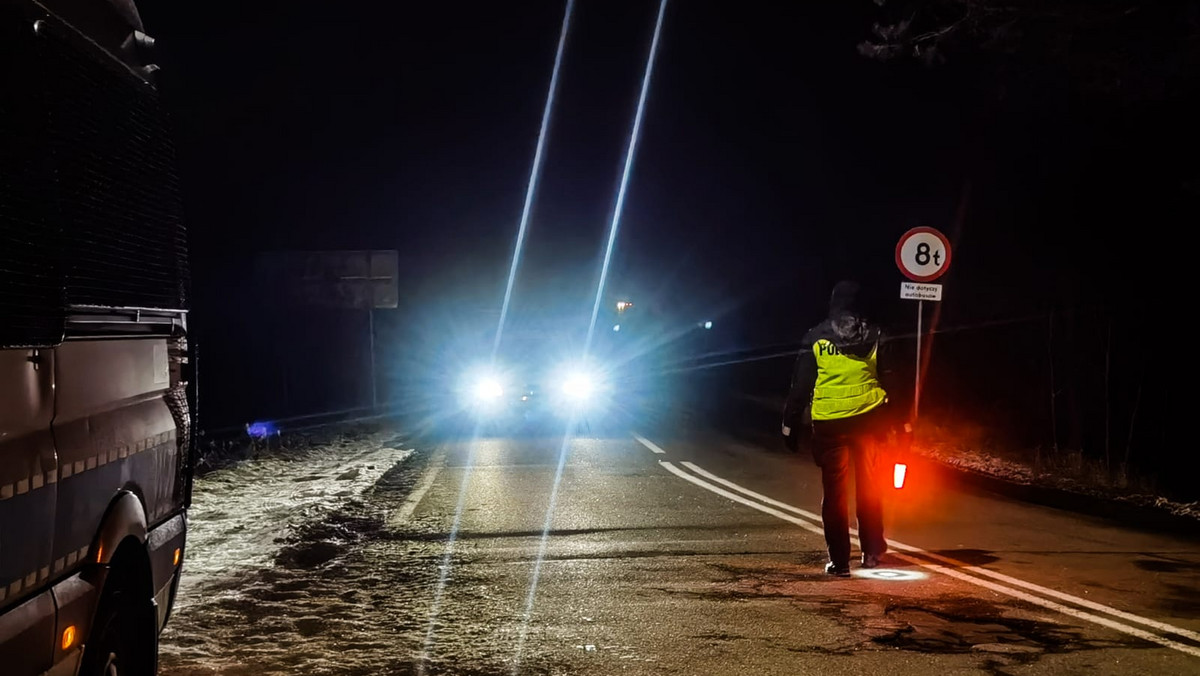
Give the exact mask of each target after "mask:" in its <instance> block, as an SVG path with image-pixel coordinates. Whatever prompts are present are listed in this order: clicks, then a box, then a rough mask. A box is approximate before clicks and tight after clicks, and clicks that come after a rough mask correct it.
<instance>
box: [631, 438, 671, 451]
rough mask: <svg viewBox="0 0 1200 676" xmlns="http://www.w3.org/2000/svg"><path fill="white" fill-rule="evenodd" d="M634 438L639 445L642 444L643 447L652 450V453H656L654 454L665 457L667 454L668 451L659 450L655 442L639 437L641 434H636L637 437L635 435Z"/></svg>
mask: <svg viewBox="0 0 1200 676" xmlns="http://www.w3.org/2000/svg"><path fill="white" fill-rule="evenodd" d="M633 438H634V439H637V440H638V443H640V444H641V445H643V446H645V447H646V448H648V449H650V450H651V451H652V452H654V453H658V454H659V455H665V454H666V451H664V450H663V449H661V448H659V446H658V445H657V444H655V443H654V442H653V441H650V440H649V439H647V438H646V437H643V436H641V435H639V434H635V435H633Z"/></svg>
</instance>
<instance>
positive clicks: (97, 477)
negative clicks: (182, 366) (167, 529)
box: [54, 338, 182, 569]
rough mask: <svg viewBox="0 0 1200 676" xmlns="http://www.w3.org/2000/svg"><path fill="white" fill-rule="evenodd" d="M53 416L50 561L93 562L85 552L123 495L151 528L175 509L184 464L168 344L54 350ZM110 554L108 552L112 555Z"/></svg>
mask: <svg viewBox="0 0 1200 676" xmlns="http://www.w3.org/2000/svg"><path fill="white" fill-rule="evenodd" d="M57 353H58V354H57V366H58V368H57V378H58V401H57V411H56V414H55V418H54V434H55V442H56V445H57V448H58V457H59V464H60V466H61V469H60V479H59V486H58V489H59V490H58V498H59V501H58V515H57V517H58V521H57V526H56V532H55V545H54V556H55V559H56V565H57V560H58V559H59V558H60V557H61V558H62V559H63V560H64V561H66V562H68V563H67V567H68V569H70V567H71V565H72V563H71V562H72V560H73V561H74V562H79V561H81V560H96V559H99V558H103V557H104V552H92V551H89V548H90V546H91V544H92V540H93V538H94V537H95V536H96V532H97V529H98V528H99V526H100V522H101V519H102V518H103V516H104V514H105V511H106V509H107V507H108V504H109V503H110V502H111V501H112V499H113V497H114V496H115V495H116V494H117V493H118V492H119V491H121V490H130V491H132V492H133V493H134V494H136V495H137V496H138V497H139V499H141V501H142V505H143V507H144V508H145V510H146V521H147V524H148V525H153V524H154V523H155V522H157V521H160V520H162V519H163V518H165V517H166V516H168V515H169V514H171V513H172V512H173V511H174V510H175V509H177V508H179V507H182V505H181V504H177V498H176V496H175V494H174V493H175V491H174V488H175V483H176V473H177V472H178V468H179V465H180V462H181V458H180V457H179V450H178V446H177V444H176V441H175V437H176V429H175V422H174V419H173V418H172V416H171V413H170V411H169V410H168V409H167V405H166V403H165V402H164V401H163V393H164V392H165V391H166V389H167V386H168V378H169V376H168V364H167V343H166V339H165V338H145V339H128V340H90V341H69V342H66V343H64V344H63V345H61V346H60V347H59V348H57ZM109 553H110V554H111V552H109Z"/></svg>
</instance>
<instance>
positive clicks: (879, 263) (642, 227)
mask: <svg viewBox="0 0 1200 676" xmlns="http://www.w3.org/2000/svg"><path fill="white" fill-rule="evenodd" d="M1193 4H1194V3H1193ZM140 7H141V9H142V14H143V18H144V20H145V23H146V26H147V30H148V32H149V33H150V34H152V35H154V36H155V37H156V38H157V39H158V43H159V49H160V54H161V59H160V60H161V62H162V65H163V72H162V74H161V78H160V83H161V86H162V89H163V91H164V93H165V95H166V97H167V100H168V103H169V105H170V107H171V109H172V111H173V116H174V120H173V123H174V125H175V128H176V130H177V137H178V150H179V154H180V164H181V169H182V176H183V182H184V186H185V191H186V194H185V197H186V205H187V216H188V221H189V225H190V231H191V236H192V243H193V270H194V272H193V278H194V294H193V295H194V300H195V306H194V307H195V327H196V328H195V331H196V333H197V335H199V336H201V337H206V336H207V337H210V338H211V337H213V336H217V335H219V334H221V333H226V334H228V333H230V330H229V329H228V328H227V327H226V326H225V322H224V319H223V317H224V316H225V315H226V314H228V313H230V312H233V311H234V310H233V308H237V307H238V305H239V303H242V304H243V305H244V304H245V303H243V301H245V300H246V299H247V298H248V296H247V295H246V294H245V293H244V290H245V288H246V284H247V279H246V272H245V271H246V270H247V267H248V266H247V263H248V261H249V260H251V259H252V257H253V256H254V255H255V254H256V253H257V252H260V251H268V250H275V249H343V248H381V249H397V250H399V252H400V260H401V267H402V275H401V293H402V296H403V297H404V298H405V300H406V302H409V303H418V302H419V304H420V305H421V306H422V307H424V308H433V307H436V308H439V309H441V310H442V311H444V312H448V313H454V312H457V311H458V310H460V309H461V310H463V311H464V312H466V311H467V309H469V308H476V309H478V308H484V309H488V308H490V309H495V308H498V306H499V304H500V299H501V297H502V296H503V282H504V276H505V274H506V273H507V268H508V264H509V260H510V255H511V248H512V243H513V241H514V238H515V235H516V228H517V223H518V218H519V215H520V211H521V205H522V200H523V198H524V193H525V185H526V180H527V177H528V173H529V167H530V162H531V160H532V156H533V150H534V146H535V142H536V137H537V132H538V125H539V121H540V118H541V112H542V105H543V102H544V96H545V92H546V88H547V85H548V82H549V76H550V69H551V66H552V63H553V58H554V49H555V45H556V42H557V39H558V31H559V27H560V24H561V21H562V12H563V8H564V3H563V2H522V3H495V2H492V3H420V4H416V3H367V2H342V3H338V4H336V5H331V4H329V3H317V2H256V3H231V2H224V3H222V2H205V3H176V2H159V1H151V0H144V1H143V2H142V3H140ZM656 11H657V3H655V2H648V1H641V2H623V1H612V0H603V1H599V0H597V1H591V0H580V1H579V2H578V3H577V6H576V12H575V14H574V17H573V22H572V28H571V33H570V36H569V38H568V43H567V47H566V53H565V62H564V67H563V72H562V74H561V82H560V90H559V98H558V101H557V104H556V107H555V109H554V112H553V118H552V123H551V127H550V129H549V133H550V137H549V142H548V143H549V144H548V149H547V156H546V162H545V167H544V171H543V176H542V180H541V182H540V184H539V189H538V193H537V201H536V203H535V208H534V212H533V218H532V222H531V226H530V232H529V240H528V248H527V250H526V258H525V263H524V265H523V267H522V269H521V274H520V276H519V278H518V283H517V289H516V295H515V298H514V304H515V305H514V309H515V310H516V311H517V312H518V313H523V314H526V315H528V314H537V313H539V312H541V313H543V314H546V313H553V314H555V315H556V316H561V317H564V318H568V319H569V321H571V322H574V321H576V320H577V319H580V318H581V319H582V320H583V321H585V320H586V316H587V314H588V312H590V308H591V303H592V297H593V294H594V290H595V282H596V279H597V276H598V272H599V263H600V259H601V256H602V253H603V252H602V245H603V242H604V238H605V233H606V228H607V226H608V223H609V220H610V218H611V214H612V209H613V204H614V201H615V194H616V187H617V183H618V179H619V172H620V167H621V161H622V158H623V153H624V150H625V145H626V142H627V136H628V133H629V129H630V126H631V124H632V119H633V112H634V106H635V102H636V95H637V91H638V88H639V86H640V82H641V73H642V67H643V63H644V59H645V56H646V54H647V51H648V48H649V39H650V35H651V33H652V29H653V20H654V16H655V13H656ZM880 11H881V10H880V9H879V8H878V7H877V6H876V4H875V3H874V2H870V1H867V0H863V1H854V2H841V1H838V2H833V1H829V2H806V3H773V2H764V3H745V2H739V3H729V2H697V1H687V2H683V1H678V2H673V3H672V4H671V5H670V7H669V9H668V12H667V16H666V22H665V26H664V30H663V36H662V44H661V48H660V52H659V59H658V62H657V64H656V67H655V71H654V79H653V83H652V88H651V92H650V97H649V101H648V107H647V110H646V118H645V122H644V127H643V135H642V138H641V144H640V147H639V151H638V155H637V157H636V161H635V165H634V172H633V176H632V179H631V182H630V193H629V197H628V200H627V203H626V209H625V215H624V219H623V225H622V229H621V232H620V237H619V239H618V245H617V251H616V257H615V260H614V264H613V270H612V276H611V277H610V286H609V291H610V295H623V296H628V297H630V298H634V299H636V300H637V301H638V303H639V304H640V306H641V307H643V308H651V309H652V310H653V311H655V312H659V313H662V314H664V315H670V317H671V318H672V321H681V322H682V321H696V320H699V319H705V318H708V319H717V320H718V324H719V325H720V327H721V328H722V329H724V332H725V333H724V335H725V336H726V339H727V341H728V343H729V344H730V345H731V346H734V347H754V346H758V345H766V344H770V343H778V342H781V341H789V340H791V341H795V340H798V339H799V337H800V336H801V335H802V334H803V332H804V329H805V328H807V327H808V326H811V325H812V324H814V323H816V322H817V321H818V320H819V319H820V317H821V316H822V314H823V312H824V307H825V303H826V298H827V295H828V290H829V288H830V287H831V286H832V284H833V283H834V282H835V281H836V280H837V279H839V278H841V277H846V276H851V277H856V278H858V279H860V280H862V281H863V282H865V284H866V285H867V287H868V288H869V289H870V290H871V291H872V292H873V293H874V294H875V295H876V296H878V298H879V301H878V302H877V308H878V314H879V315H880V316H881V317H882V318H884V319H885V320H886V321H888V322H890V323H892V324H894V325H896V326H903V327H908V326H910V325H911V323H912V320H913V319H914V314H913V312H914V310H913V307H912V305H911V303H908V302H906V301H905V302H902V301H900V300H899V299H898V298H896V296H897V295H898V286H899V283H900V281H901V279H902V278H901V276H900V275H899V273H898V272H897V271H896V269H895V265H894V262H893V249H894V247H895V243H896V241H897V239H898V237H899V236H900V234H902V233H903V232H904V231H906V230H907V229H909V228H911V227H914V226H919V225H928V226H934V227H937V228H940V229H942V230H943V231H945V232H947V233H948V234H950V235H951V236H952V239H953V240H954V243H955V252H954V263H953V270H952V271H951V272H950V273H949V275H947V277H945V278H944V279H943V281H944V282H945V283H946V292H945V301H944V302H943V303H942V306H941V310H942V317H941V326H942V327H943V328H953V327H970V326H977V325H980V324H981V323H984V322H993V321H1007V320H1024V321H1034V322H1037V321H1045V320H1046V318H1047V317H1050V316H1051V315H1053V316H1058V317H1062V316H1072V317H1073V316H1074V315H1073V314H1071V313H1076V312H1079V313H1091V314H1090V315H1089V316H1093V315H1094V317H1095V318H1097V319H1096V322H1098V323H1094V324H1093V325H1089V324H1087V323H1086V322H1084V323H1077V324H1073V325H1072V326H1073V330H1074V331H1075V334H1077V336H1078V338H1077V339H1078V340H1081V341H1085V340H1086V341H1090V342H1087V344H1086V345H1083V344H1082V343H1081V344H1080V346H1076V345H1075V344H1073V343H1071V344H1068V343H1064V344H1063V345H1064V347H1063V348H1062V349H1064V350H1066V351H1067V352H1068V353H1069V354H1071V355H1076V354H1084V353H1085V352H1086V353H1087V354H1093V353H1094V352H1095V351H1096V349H1098V348H1097V346H1098V345H1099V346H1100V348H1104V349H1107V348H1105V347H1104V345H1100V344H1099V343H1097V342H1096V341H1095V340H1092V338H1094V337H1095V336H1096V335H1100V334H1097V333H1096V331H1094V330H1093V329H1095V327H1097V326H1098V327H1101V329H1102V328H1103V327H1104V326H1113V325H1115V326H1116V327H1117V329H1116V331H1117V336H1118V337H1117V338H1116V339H1110V341H1111V340H1117V341H1118V344H1120V342H1121V341H1126V344H1131V343H1132V342H1133V341H1136V340H1138V337H1137V335H1136V325H1137V322H1138V321H1141V320H1144V319H1145V318H1147V317H1158V316H1164V313H1170V312H1173V311H1174V310H1175V309H1176V308H1177V307H1178V305H1179V299H1178V296H1177V292H1178V290H1180V289H1183V288H1186V287H1187V285H1188V284H1189V282H1188V280H1189V270H1190V268H1189V261H1190V260H1191V258H1192V255H1191V254H1190V252H1189V250H1188V249H1187V248H1186V247H1182V246H1178V242H1181V241H1184V240H1186V239H1188V238H1186V236H1185V235H1183V234H1182V233H1185V232H1186V231H1187V230H1190V229H1191V228H1192V227H1194V224H1195V223H1196V219H1197V216H1198V215H1200V214H1198V211H1200V210H1198V209H1197V206H1196V205H1197V196H1198V195H1200V169H1197V167H1196V164H1195V158H1196V157H1197V156H1198V150H1200V142H1198V139H1197V136H1198V135H1197V134H1196V129H1195V119H1197V113H1198V112H1200V106H1198V105H1197V101H1198V97H1197V88H1196V86H1195V84H1194V83H1195V81H1196V79H1195V78H1190V79H1188V78H1186V77H1184V76H1186V71H1181V73H1182V74H1180V73H1176V74H1174V75H1176V76H1178V78H1179V79H1181V80H1182V81H1183V82H1185V83H1188V82H1190V83H1192V84H1190V85H1188V86H1187V87H1185V89H1184V90H1183V91H1182V92H1179V91H1176V92H1175V93H1173V94H1172V95H1171V96H1170V97H1156V96H1152V95H1144V96H1143V95H1136V96H1133V97H1122V96H1111V95H1109V94H1106V93H1103V92H1101V93H1097V92H1096V91H1093V90H1091V89H1089V88H1088V86H1087V85H1088V78H1089V77H1091V76H1092V75H1093V74H1091V73H1082V74H1081V73H1080V72H1078V71H1077V70H1073V68H1074V65H1073V64H1071V63H1070V62H1069V60H1068V61H1063V62H1061V63H1060V62H1059V60H1057V59H1056V58H1055V57H1054V55H1046V54H1038V53H1035V52H1031V53H1018V54H1017V55H1016V56H1014V57H1012V58H1009V57H1008V56H1006V55H1003V54H1001V55H997V54H989V53H987V52H986V50H984V49H972V48H971V45H966V46H965V47H964V48H963V49H962V50H961V51H960V52H959V53H953V54H949V55H948V56H947V58H946V60H945V62H944V63H942V64H940V65H935V66H926V65H924V64H921V63H917V62H915V61H912V60H896V61H890V62H880V61H875V60H871V59H867V58H864V57H863V56H861V55H860V54H859V53H858V51H857V49H856V46H857V45H858V44H859V43H860V42H861V41H863V40H864V39H867V38H868V37H870V34H871V25H872V23H873V22H874V21H877V20H880ZM1140 29H1142V30H1144V31H1145V32H1146V36H1145V38H1144V39H1143V40H1142V44H1143V46H1145V48H1146V49H1147V50H1150V51H1153V50H1155V49H1159V48H1160V47H1162V46H1163V45H1167V44H1168V43H1167V41H1165V40H1163V41H1159V40H1158V36H1161V35H1166V34H1167V33H1164V31H1165V30H1166V28H1164V27H1159V26H1155V25H1146V26H1141V27H1140ZM1089 37H1090V38H1091V39H1092V41H1093V42H1099V43H1102V44H1103V43H1104V39H1103V38H1104V36H1086V35H1085V36H1077V38H1078V40H1079V43H1080V44H1084V43H1086V42H1087V39H1088V38H1089ZM976 47H978V45H976ZM1162 48H1163V49H1165V47H1162ZM1195 61H1196V60H1195V59H1193V60H1192V61H1190V62H1187V63H1188V64H1190V65H1193V66H1194V65H1196V64H1195V63H1194V62H1195ZM1133 84H1134V85H1136V84H1138V83H1136V82H1134V83H1133ZM1134 89H1136V87H1134ZM959 213H961V214H962V218H961V219H959V218H957V217H956V214H959ZM237 311H238V312H241V313H243V314H244V313H246V312H251V313H253V312H254V308H246V307H241V308H240V309H238V310H237ZM402 312H403V313H404V314H403V315H402V316H403V317H406V318H408V319H410V320H411V318H412V317H414V316H416V317H427V316H429V314H428V311H427V310H417V311H416V313H417V314H414V310H413V308H412V307H409V308H408V309H405V308H402ZM1072 321H1073V320H1072ZM1089 321H1090V320H1089ZM1089 327H1090V328H1089ZM1036 331H1041V332H1044V331H1045V329H1044V328H1043V329H1036V327H1035V333H1036ZM1061 335H1064V336H1067V333H1066V332H1064V333H1062V334H1061ZM1041 336H1042V334H1041V333H1036V335H1034V336H1033V337H1030V338H1029V340H1030V341H1032V342H1031V343H1030V344H1031V345H1035V346H1036V345H1037V344H1038V343H1037V341H1044V338H1043V337H1041ZM1075 339H1076V338H1071V337H1070V336H1067V337H1066V338H1064V339H1063V340H1075ZM997 340H1001V339H999V338H997ZM999 345H1000V348H1001V349H1003V346H1004V345H1005V343H1003V342H1002V341H1001V342H1000V343H999ZM1035 349H1044V348H1035ZM989 355H990V356H989V359H992V358H994V355H995V353H994V352H992V353H989ZM1009 357H1011V358H1012V359H1018V360H1019V359H1021V358H1022V356H1021V354H1020V352H1019V351H1015V352H1014V354H1012V355H1009ZM1000 361H1001V362H1002V361H1003V360H1000ZM1089 363H1090V362H1089ZM1130 364H1132V365H1130V366H1129V367H1128V368H1126V369H1125V371H1126V372H1127V374H1129V375H1127V378H1128V379H1129V382H1131V383H1132V382H1136V380H1137V375H1136V374H1137V369H1138V368H1139V367H1137V366H1136V364H1134V363H1133V362H1130ZM1076 367H1077V368H1078V369H1083V368H1085V366H1084V365H1082V362H1081V363H1080V365H1076ZM784 368H785V370H786V367H784ZM1038 368H1041V367H1038ZM1086 368H1090V367H1086Z"/></svg>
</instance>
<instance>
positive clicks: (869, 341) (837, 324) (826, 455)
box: [783, 281, 892, 577]
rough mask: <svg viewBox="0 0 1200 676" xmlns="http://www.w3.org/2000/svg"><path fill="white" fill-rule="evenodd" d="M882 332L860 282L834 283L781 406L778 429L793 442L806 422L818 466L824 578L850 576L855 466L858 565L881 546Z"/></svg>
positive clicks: (873, 561) (875, 559)
mask: <svg viewBox="0 0 1200 676" xmlns="http://www.w3.org/2000/svg"><path fill="white" fill-rule="evenodd" d="M880 334H881V332H880V329H879V327H878V326H877V325H875V324H873V323H872V322H870V321H868V320H867V319H866V317H865V316H864V314H863V312H862V311H861V309H860V307H859V285H858V284H856V283H855V282H852V281H842V282H838V283H837V285H835V286H834V288H833V293H832V295H831V297H830V300H829V316H828V317H827V318H826V319H825V320H824V321H822V322H821V323H820V324H818V325H817V326H815V327H814V328H812V329H811V330H810V331H809V332H808V333H807V334H806V335H805V338H804V343H803V344H804V347H803V348H802V349H801V351H800V355H799V357H798V358H797V360H796V367H795V370H794V372H793V375H792V385H791V390H790V392H789V393H788V399H787V403H786V404H785V406H784V424H783V432H784V436H785V438H786V439H787V440H788V444H789V447H790V448H792V449H793V450H795V449H796V448H797V447H798V443H799V436H800V433H801V432H800V430H802V429H805V428H806V426H807V425H808V424H810V423H811V426H812V443H811V446H812V453H813V459H814V460H816V462H817V465H818V466H819V467H820V468H821V484H822V487H823V489H824V497H823V499H822V501H821V518H822V520H823V521H824V526H825V543H826V545H827V546H828V548H829V563H827V564H826V565H825V572H826V573H829V574H830V575H837V576H840V577H848V576H849V575H850V518H849V514H848V511H847V504H846V503H847V497H848V496H847V493H848V492H849V491H848V483H849V475H850V468H851V467H853V468H854V479H855V481H854V483H855V492H856V495H855V504H856V506H857V512H858V537H859V544H860V546H861V549H862V566H863V567H864V568H874V567H875V566H878V565H879V557H880V556H881V555H882V554H883V553H884V552H885V551H886V550H887V542H886V540H884V537H883V509H882V504H881V492H882V490H881V488H882V486H881V484H880V481H881V474H882V473H881V471H880V469H881V467H880V465H881V463H882V459H881V451H882V446H883V444H884V443H885V442H886V439H887V433H888V431H889V429H890V427H891V423H892V421H891V420H890V418H889V414H888V408H889V407H888V405H887V401H888V393H887V391H886V390H885V389H884V388H883V385H882V384H881V383H880V380H879V374H878V369H877V361H878V355H879V347H880Z"/></svg>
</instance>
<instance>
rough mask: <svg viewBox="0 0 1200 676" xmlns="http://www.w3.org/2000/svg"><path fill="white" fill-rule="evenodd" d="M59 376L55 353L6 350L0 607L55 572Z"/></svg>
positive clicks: (0, 422)
mask: <svg viewBox="0 0 1200 676" xmlns="http://www.w3.org/2000/svg"><path fill="white" fill-rule="evenodd" d="M53 376H54V360H53V354H52V353H50V352H47V351H45V350H43V351H35V350H0V609H3V608H6V607H9V606H12V605H13V604H15V603H16V602H18V601H19V600H20V599H22V598H25V597H27V596H29V595H30V594H31V593H32V592H34V591H35V590H37V589H38V588H39V587H41V586H42V585H43V584H44V583H46V582H47V580H48V579H49V577H50V575H51V570H50V562H51V557H50V543H51V540H52V537H53V528H54V506H55V492H56V487H57V485H56V483H55V481H56V479H57V475H56V473H55V466H54V440H53V437H52V436H51V434H50V419H51V416H52V415H53V412H54V377H53Z"/></svg>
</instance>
